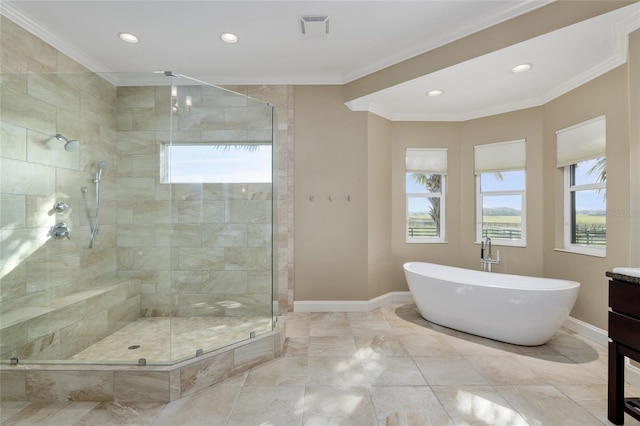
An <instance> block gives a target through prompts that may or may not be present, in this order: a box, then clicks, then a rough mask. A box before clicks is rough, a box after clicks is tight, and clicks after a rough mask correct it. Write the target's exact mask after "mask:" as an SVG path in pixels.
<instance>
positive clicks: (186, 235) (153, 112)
mask: <svg viewBox="0 0 640 426" xmlns="http://www.w3.org/2000/svg"><path fill="white" fill-rule="evenodd" d="M167 82H168V84H171V80H170V79H169V77H167ZM187 82H188V81H187ZM174 83H175V84H176V85H178V86H177V98H178V99H179V100H180V101H183V100H184V99H185V97H186V96H187V95H188V96H190V98H191V100H192V107H190V108H189V109H188V110H187V109H186V108H185V107H184V103H182V102H180V108H179V109H178V110H177V111H176V112H173V113H172V112H171V110H170V108H169V105H171V104H170V102H171V101H172V99H171V87H170V85H167V86H160V87H150V86H134V87H119V88H118V130H119V133H118V135H119V140H118V158H119V163H118V197H117V198H118V209H117V216H118V271H119V272H120V273H121V274H123V273H126V274H130V275H131V276H135V277H137V278H140V279H141V280H142V285H141V289H142V295H141V296H142V298H141V307H142V315H143V316H168V315H178V316H239V315H269V314H270V311H271V305H272V299H271V297H272V296H271V268H272V258H271V253H272V244H271V232H272V229H271V228H272V226H271V222H272V212H271V208H272V190H271V184H239V183H231V184H222V183H205V184H199V183H197V184H195V183H194V184H188V183H176V184H169V183H163V182H162V178H161V175H162V168H163V167H164V166H165V164H164V163H162V161H161V160H160V159H161V158H163V157H164V156H163V152H162V151H163V149H164V147H165V146H166V145H167V144H168V143H169V141H170V139H171V140H172V141H173V142H174V143H180V142H190V143H203V142H214V141H215V142H241V143H242V142H251V141H270V140H271V139H272V130H271V128H272V110H271V108H269V107H266V106H264V105H263V104H261V103H258V102H255V101H249V102H248V100H247V98H246V97H244V96H240V95H238V94H235V93H231V92H229V91H226V90H222V89H219V88H216V87H211V86H206V85H195V86H179V84H181V81H180V79H177V81H175V82H174ZM284 90H285V93H286V87H285V88H284ZM170 126H171V130H169V127H170Z"/></svg>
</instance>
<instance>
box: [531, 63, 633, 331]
mask: <svg viewBox="0 0 640 426" xmlns="http://www.w3.org/2000/svg"><path fill="white" fill-rule="evenodd" d="M627 87H628V86H627V66H626V65H624V66H620V67H618V68H616V69H615V70H613V71H611V72H609V73H607V74H605V75H604V76H602V77H600V78H597V79H595V80H593V81H591V82H590V83H587V84H585V85H583V86H581V87H579V88H578V89H576V90H573V91H571V92H569V93H568V94H566V95H564V96H561V97H559V98H557V99H555V100H554V101H552V102H549V103H548V104H547V105H545V107H544V145H545V147H544V166H543V167H544V169H543V173H544V182H545V183H544V187H545V188H546V191H545V195H544V201H543V202H544V205H545V211H544V213H545V214H544V224H545V226H544V227H543V232H544V275H545V276H547V277H554V278H565V279H571V280H575V281H579V282H580V283H581V288H580V293H579V295H578V300H577V302H576V305H575V307H574V309H573V312H572V314H571V315H572V316H573V317H575V318H577V319H580V320H582V321H585V322H588V323H589V324H592V325H595V326H596V327H599V328H602V329H605V330H606V329H607V307H608V286H607V282H608V279H607V278H606V277H605V272H606V271H607V270H610V269H612V268H613V267H615V266H626V265H628V264H629V261H630V259H629V222H630V221H629V215H628V214H625V212H629V200H630V192H629V182H630V180H629V176H630V175H629V160H628V159H629V111H628V99H629V97H628V90H627ZM603 114H604V115H606V119H607V123H606V126H607V152H606V154H607V165H608V167H607V211H608V213H609V214H608V216H607V255H606V257H594V256H586V255H581V254H575V253H567V252H560V251H557V250H554V249H556V248H562V228H563V216H562V203H563V199H562V188H563V174H562V171H561V170H560V169H556V167H555V158H556V136H555V131H556V130H559V129H562V128H565V127H567V126H571V125H573V124H577V123H580V122H582V121H585V120H588V119H591V118H594V117H597V116H600V115H603ZM636 196H637V195H636Z"/></svg>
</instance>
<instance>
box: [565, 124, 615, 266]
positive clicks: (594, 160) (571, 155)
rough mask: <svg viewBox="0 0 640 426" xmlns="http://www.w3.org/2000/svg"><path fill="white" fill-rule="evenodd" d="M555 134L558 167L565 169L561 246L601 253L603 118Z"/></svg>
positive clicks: (603, 226)
mask: <svg viewBox="0 0 640 426" xmlns="http://www.w3.org/2000/svg"><path fill="white" fill-rule="evenodd" d="M556 134H557V144H558V145H557V167H558V168H562V169H563V170H564V227H563V229H564V248H565V249H566V250H570V251H574V252H577V253H584V254H593V255H599V256H603V255H605V253H606V244H607V216H606V212H607V201H606V195H607V187H606V184H607V163H606V157H605V149H606V121H605V117H604V116H601V117H597V118H595V119H593V120H589V121H585V122H583V123H580V124H577V125H575V126H571V127H569V128H566V129H562V130H559V131H558V132H556Z"/></svg>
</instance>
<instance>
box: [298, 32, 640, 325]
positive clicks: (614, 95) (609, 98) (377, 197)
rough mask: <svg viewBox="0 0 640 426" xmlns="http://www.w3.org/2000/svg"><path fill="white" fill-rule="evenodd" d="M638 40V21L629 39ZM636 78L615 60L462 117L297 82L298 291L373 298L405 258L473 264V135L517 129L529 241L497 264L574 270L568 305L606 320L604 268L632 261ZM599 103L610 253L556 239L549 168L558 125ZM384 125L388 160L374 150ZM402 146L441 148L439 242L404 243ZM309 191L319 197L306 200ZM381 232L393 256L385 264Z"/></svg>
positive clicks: (380, 148) (521, 270)
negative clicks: (549, 93) (386, 111)
mask: <svg viewBox="0 0 640 426" xmlns="http://www.w3.org/2000/svg"><path fill="white" fill-rule="evenodd" d="M634 43H635V44H634ZM639 44H640V36H639V35H638V33H636V34H634V35H633V37H632V45H631V46H632V47H631V48H632V49H633V46H638V45H639ZM637 51H638V49H636V51H635V52H633V53H632V56H631V60H630V64H631V65H630V66H632V67H634V66H635V67H638V66H639V65H638V62H639V60H638V58H637V57H638V56H639V54H638V53H637ZM638 80H639V78H638V77H635V76H633V75H631V77H629V72H628V66H627V65H623V66H621V67H619V68H617V69H615V70H613V71H611V72H609V73H607V74H605V75H603V76H602V77H600V78H598V79H595V80H594V81H592V82H590V83H588V84H585V85H584V86H582V87H580V88H578V89H576V90H573V91H571V92H569V93H567V94H565V95H564V96H561V97H560V98H558V99H556V100H554V101H552V102H549V103H548V104H546V105H543V106H540V107H536V108H530V109H526V110H522V111H516V112H512V113H508V114H500V115H496V116H492V117H486V118H482V119H477V120H470V121H467V122H388V121H386V120H384V119H381V118H379V117H374V116H372V115H370V114H367V113H359V112H358V113H354V112H350V111H348V110H347V109H346V107H344V104H343V102H342V99H341V98H340V96H341V94H342V92H341V88H340V87H327V86H322V87H309V86H297V87H296V88H295V122H296V133H295V136H296V137H295V140H296V151H295V218H296V227H295V274H296V275H295V280H296V281H295V300H298V301H300V300H369V299H371V298H373V297H376V296H379V295H382V294H385V293H386V292H388V291H396V290H406V289H407V286H406V282H405V280H404V275H403V271H402V264H403V263H404V262H406V261H409V260H418V261H429V262H436V263H444V264H449V265H455V266H463V267H469V268H474V269H475V268H477V267H478V264H477V261H478V259H477V258H478V257H479V247H478V245H477V244H475V241H474V240H475V207H474V206H475V179H474V175H473V146H474V145H477V144H483V143H491V142H500V141H505V140H512V139H517V138H525V139H526V141H527V223H528V228H527V230H528V235H527V247H525V248H518V247H500V251H501V258H502V264H501V265H500V266H498V267H497V268H496V270H497V271H500V272H507V273H515V274H523V275H533V276H545V277H554V278H565V279H571V280H576V281H580V282H581V283H582V288H581V292H580V296H579V298H578V302H577V303H576V306H575V309H574V311H573V312H572V315H573V316H574V317H576V318H578V319H580V320H583V321H585V322H587V323H590V324H593V325H595V326H596V327H599V328H602V329H606V328H607V320H606V315H607V314H606V312H607V299H608V295H607V279H606V277H605V275H604V273H605V271H607V270H609V269H611V268H613V267H615V266H624V265H629V264H631V265H634V264H635V265H637V264H638V250H639V249H638V246H639V245H640V243H639V242H638V238H639V236H638V235H637V233H638V232H637V231H638V229H640V223H639V222H640V219H639V218H638V216H640V214H637V209H638V205H639V204H640V201H639V195H638V188H640V179H639V174H640V172H639V171H638V170H637V167H635V168H634V167H632V165H634V164H638V157H639V155H640V142H639V141H640V135H639V134H638V133H639V132H638V125H637V124H633V123H634V122H633V120H631V124H630V120H629V108H632V110H631V111H632V114H633V111H636V113H635V114H636V116H637V115H638V114H637V110H638V105H639V100H638V98H639V95H638V87H639V86H640V82H639V81H638ZM629 82H631V89H632V90H631V92H630V91H629ZM634 84H635V86H634ZM629 93H631V96H629ZM634 108H635V109H634ZM600 114H606V115H607V139H608V145H607V157H608V162H609V164H610V165H611V164H614V165H615V166H614V167H611V166H610V172H609V176H608V194H607V198H608V203H609V204H608V207H609V209H610V211H615V212H622V214H620V215H615V216H616V217H612V216H613V215H612V216H610V218H609V220H608V226H607V228H608V234H609V235H608V238H609V248H608V253H607V257H606V258H598V257H593V256H585V255H579V254H570V253H564V252H559V251H555V250H554V248H556V247H560V243H561V241H562V210H561V208H560V206H561V205H562V204H561V200H562V175H561V173H560V172H558V171H557V170H556V168H555V144H556V139H555V131H556V130H558V129H561V128H563V127H566V126H569V125H572V124H576V123H579V122H581V121H584V120H587V119H589V118H592V117H595V116H597V115H600ZM630 127H631V132H632V135H631V138H630V137H629V131H630V130H629V129H630ZM387 137H388V138H389V139H390V147H389V151H390V153H391V157H390V166H389V167H390V169H389V171H387V167H388V166H387V165H385V163H384V161H382V159H383V157H384V154H383V153H384V152H385V150H386V147H385V143H386V142H385V139H386V138H387ZM407 147H446V148H448V149H449V172H448V185H447V186H448V190H447V213H446V220H447V241H448V243H447V244H406V243H405V240H404V229H405V193H404V157H405V150H406V148H407ZM634 162H635V163H634ZM387 173H389V174H390V182H391V183H390V185H391V187H390V196H389V199H390V205H391V207H390V222H389V226H390V233H391V235H390V236H388V234H387V233H386V231H385V230H384V229H383V227H384V222H385V220H386V219H385V214H388V213H385V208H384V205H385V197H387V194H388V192H387V191H388V189H387V187H386V185H385V184H384V178H383V176H385V175H387ZM341 190H342V191H341ZM348 193H350V194H351V195H352V197H353V201H352V202H351V203H345V202H343V201H340V202H338V203H336V202H335V201H334V202H333V203H331V202H328V201H327V200H326V197H327V196H328V195H329V194H333V195H344V194H348ZM363 194H366V198H367V199H366V200H365V199H363V197H362V195H363ZM310 195H314V197H315V201H313V202H310V201H309V199H308V197H309V196H310ZM338 199H339V197H336V200H338ZM378 209H380V210H378ZM634 209H635V210H634ZM625 212H626V213H625ZM634 212H636V213H635V214H634ZM319 224H321V225H322V226H319ZM386 238H388V239H389V240H390V249H389V251H388V252H389V258H390V259H391V260H390V263H389V264H387V265H385V263H384V256H385V252H386V248H385V247H383V245H384V244H385V242H384V241H385V239H386ZM385 274H391V281H390V283H389V284H386V285H385V283H384V280H383V279H382V278H381V277H383V276H384V275H385Z"/></svg>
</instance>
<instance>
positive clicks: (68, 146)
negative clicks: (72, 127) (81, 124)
mask: <svg viewBox="0 0 640 426" xmlns="http://www.w3.org/2000/svg"><path fill="white" fill-rule="evenodd" d="M56 139H58V140H59V141H61V142H64V143H65V144H64V149H65V151H68V152H73V151H75V150H77V149H78V148H80V142H78V141H76V140H69V139H67V138H65V137H64V136H62V135H61V134H60V133H58V134H57V135H56Z"/></svg>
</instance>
